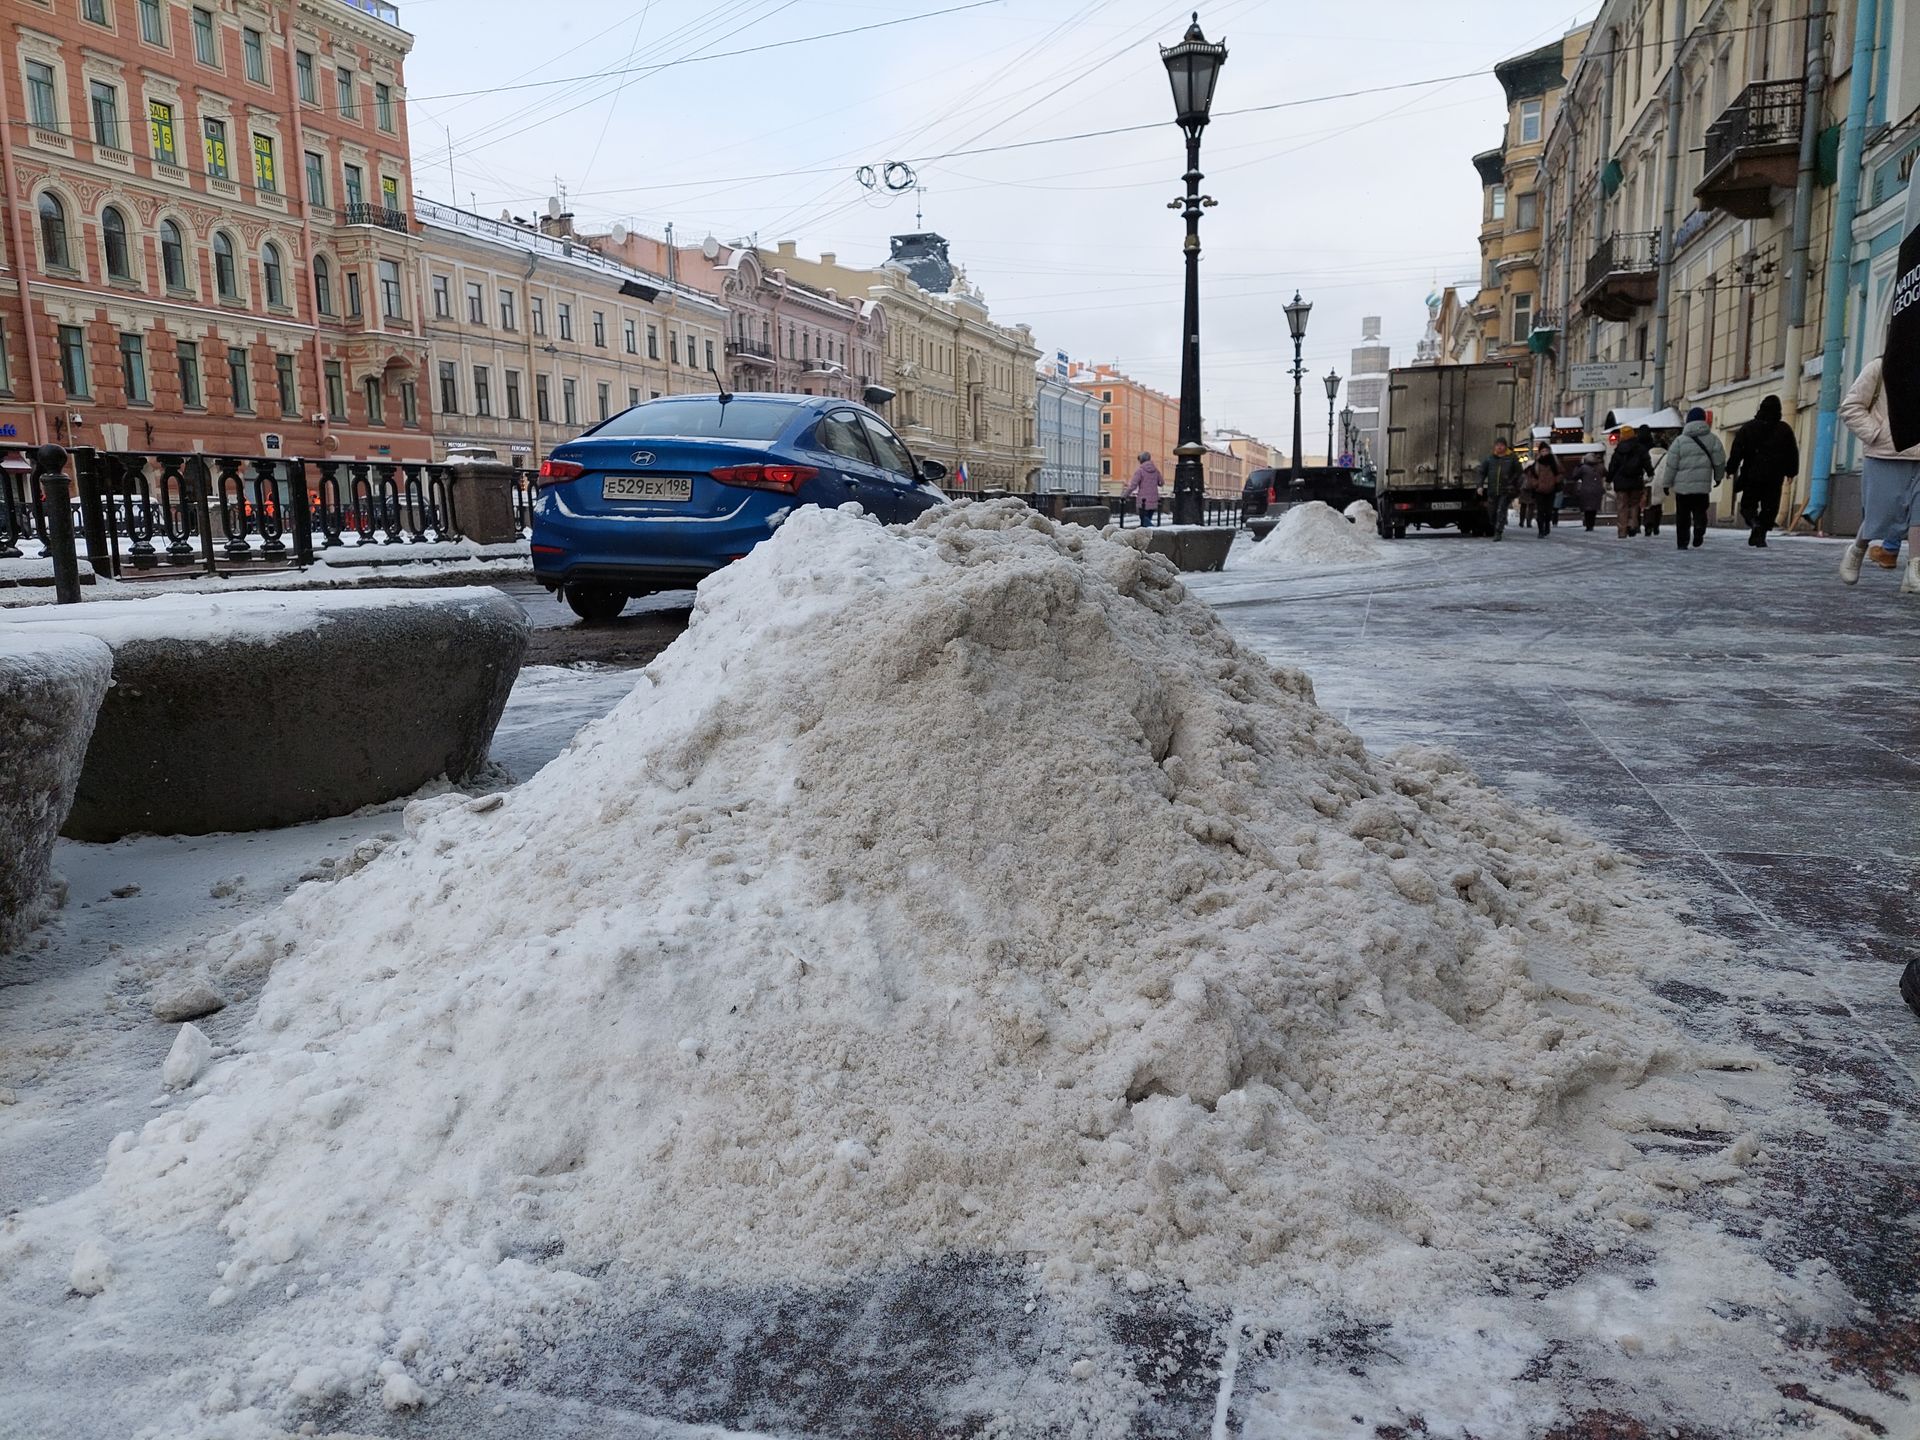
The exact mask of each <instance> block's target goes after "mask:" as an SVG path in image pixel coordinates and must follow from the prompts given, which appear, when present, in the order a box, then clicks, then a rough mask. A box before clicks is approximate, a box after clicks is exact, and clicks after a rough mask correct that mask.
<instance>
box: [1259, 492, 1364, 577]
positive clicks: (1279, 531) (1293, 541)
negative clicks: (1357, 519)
mask: <svg viewBox="0 0 1920 1440" xmlns="http://www.w3.org/2000/svg"><path fill="white" fill-rule="evenodd" d="M1392 558H1393V552H1392V551H1391V550H1390V549H1389V548H1388V547H1387V545H1386V544H1385V543H1383V542H1382V541H1381V539H1380V537H1379V536H1378V535H1375V534H1374V533H1373V532H1372V531H1371V530H1368V531H1364V532H1363V531H1362V530H1361V529H1360V528H1359V527H1358V526H1356V525H1355V524H1354V523H1353V522H1352V521H1350V520H1348V519H1347V518H1346V516H1344V515H1342V514H1341V513H1340V512H1339V511H1338V510H1336V509H1334V508H1333V507H1332V506H1331V505H1326V504H1322V503H1321V502H1320V501H1318V500H1308V501H1306V502H1305V503H1304V504H1300V505H1294V506H1291V507H1290V508H1289V509H1288V510H1287V513H1286V514H1284V515H1282V516H1281V517H1280V523H1279V524H1278V525H1275V526H1274V527H1273V529H1272V530H1271V531H1270V532H1268V535H1267V538H1266V539H1264V540H1262V541H1261V542H1260V543H1259V544H1258V545H1255V546H1254V547H1253V549H1252V550H1250V551H1249V552H1248V553H1247V556H1246V558H1245V559H1244V560H1242V561H1241V562H1240V563H1241V564H1242V565H1248V566H1279V565H1288V566H1302V565H1379V564H1385V563H1386V562H1387V561H1389V560H1391V559H1392Z"/></svg>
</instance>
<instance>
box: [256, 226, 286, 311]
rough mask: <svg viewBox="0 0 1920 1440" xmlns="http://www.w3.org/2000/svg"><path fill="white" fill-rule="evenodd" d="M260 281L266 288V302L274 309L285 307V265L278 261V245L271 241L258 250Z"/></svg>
mask: <svg viewBox="0 0 1920 1440" xmlns="http://www.w3.org/2000/svg"><path fill="white" fill-rule="evenodd" d="M260 282H261V284H262V285H263V286H264V287H265V288H266V292H267V304H269V305H271V306H273V307H274V308H275V309H285V308H286V304H287V281H286V267H285V266H284V265H283V264H282V263H281V261H280V247H279V246H278V245H275V244H274V243H273V242H272V241H268V242H267V244H266V246H265V247H264V248H262V250H261V251H260Z"/></svg>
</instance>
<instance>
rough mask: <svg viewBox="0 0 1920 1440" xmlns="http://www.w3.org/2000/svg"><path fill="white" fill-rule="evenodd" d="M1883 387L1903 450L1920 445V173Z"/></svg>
mask: <svg viewBox="0 0 1920 1440" xmlns="http://www.w3.org/2000/svg"><path fill="white" fill-rule="evenodd" d="M1880 383H1881V384H1882V385H1883V386H1885V387H1886V392H1887V419H1888V421H1889V422H1890V423H1891V425H1892V429H1893V443H1894V445H1895V447H1896V448H1898V449H1901V450H1908V449H1911V448H1912V447H1913V446H1915V445H1920V171H1916V172H1915V174H1914V175H1913V177H1912V178H1911V179H1909V180H1908V181H1907V222H1906V234H1905V238H1903V239H1902V240H1901V242H1900V259H1899V261H1898V263H1897V264H1896V265H1895V267H1894V280H1893V313H1892V316H1891V317H1890V318H1889V319H1888V321H1887V348H1886V351H1885V353H1884V354H1883V355H1882V357H1881V363H1880Z"/></svg>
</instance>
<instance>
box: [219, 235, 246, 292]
mask: <svg viewBox="0 0 1920 1440" xmlns="http://www.w3.org/2000/svg"><path fill="white" fill-rule="evenodd" d="M213 288H214V289H215V290H217V291H219V293H220V298H221V299H222V300H238V299H239V298H240V274H239V271H237V270H236V269H235V268H234V264H233V239H232V237H231V236H229V235H228V234H227V232H226V231H224V230H216V231H214V232H213Z"/></svg>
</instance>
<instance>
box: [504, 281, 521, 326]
mask: <svg viewBox="0 0 1920 1440" xmlns="http://www.w3.org/2000/svg"><path fill="white" fill-rule="evenodd" d="M500 328H501V329H502V330H518V329H519V328H520V315H519V312H518V311H517V310H515V308H514V304H513V291H511V290H502V291H501V292H500Z"/></svg>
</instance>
